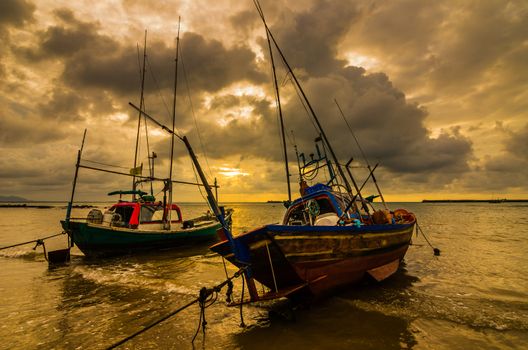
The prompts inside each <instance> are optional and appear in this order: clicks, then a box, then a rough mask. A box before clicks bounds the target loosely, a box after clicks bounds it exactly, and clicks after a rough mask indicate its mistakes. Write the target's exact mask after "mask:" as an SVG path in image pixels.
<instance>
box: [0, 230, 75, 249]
mask: <svg viewBox="0 0 528 350" xmlns="http://www.w3.org/2000/svg"><path fill="white" fill-rule="evenodd" d="M64 234H66V232H65V231H62V232H61V233H57V234H54V235H51V236H46V237H42V238H37V239H32V240H31V241H27V242H22V243H17V244H12V245H8V246H5V247H0V250H4V249H8V248H14V247H18V246H21V245H26V244H31V243H36V245H35V247H34V248H33V250H35V248H37V247H38V246H39V245H44V241H45V240H46V239H49V238H53V237H57V236H60V235H64Z"/></svg>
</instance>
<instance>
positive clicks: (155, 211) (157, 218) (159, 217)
mask: <svg viewBox="0 0 528 350" xmlns="http://www.w3.org/2000/svg"><path fill="white" fill-rule="evenodd" d="M141 209H142V210H143V208H141ZM149 209H150V210H152V212H151V214H149V215H150V220H146V221H141V222H147V221H148V222H162V221H163V207H150V208H149ZM142 213H143V212H142ZM180 220H181V218H180V214H179V213H178V211H177V210H176V209H172V210H171V221H172V222H175V221H180Z"/></svg>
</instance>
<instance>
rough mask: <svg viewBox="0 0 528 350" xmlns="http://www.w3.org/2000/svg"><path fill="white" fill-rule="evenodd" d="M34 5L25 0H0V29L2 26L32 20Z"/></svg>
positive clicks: (16, 24) (15, 24) (18, 24)
mask: <svg viewBox="0 0 528 350" xmlns="http://www.w3.org/2000/svg"><path fill="white" fill-rule="evenodd" d="M34 11H35V5H33V3H31V2H29V1H26V0H2V1H0V30H1V29H2V27H4V26H8V25H13V26H21V25H23V24H24V23H26V22H28V21H32V20H33V12H34Z"/></svg>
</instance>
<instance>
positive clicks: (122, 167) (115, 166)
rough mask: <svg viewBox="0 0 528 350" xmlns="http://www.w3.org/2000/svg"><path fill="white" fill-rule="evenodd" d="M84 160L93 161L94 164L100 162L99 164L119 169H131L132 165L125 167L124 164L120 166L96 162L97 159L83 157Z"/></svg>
mask: <svg viewBox="0 0 528 350" xmlns="http://www.w3.org/2000/svg"><path fill="white" fill-rule="evenodd" d="M82 161H83V162H87V163H93V164H99V165H104V166H109V167H111V168H119V169H126V170H130V167H124V166H120V165H112V164H106V163H101V162H96V161H95V160H89V159H84V158H83V159H82Z"/></svg>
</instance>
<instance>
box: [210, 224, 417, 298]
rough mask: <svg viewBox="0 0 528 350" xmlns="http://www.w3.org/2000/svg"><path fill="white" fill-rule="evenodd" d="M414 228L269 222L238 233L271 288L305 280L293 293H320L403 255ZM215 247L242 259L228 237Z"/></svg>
mask: <svg viewBox="0 0 528 350" xmlns="http://www.w3.org/2000/svg"><path fill="white" fill-rule="evenodd" d="M413 229H414V223H412V224H405V225H378V226H374V225H373V226H370V227H362V228H361V229H356V228H352V227H339V226H322V227H317V226H308V227H306V226H304V227H299V226H283V225H268V226H264V227H262V228H259V229H257V230H254V231H251V232H248V233H246V234H243V235H241V236H238V237H235V239H236V240H239V241H240V242H241V243H243V244H244V245H246V246H247V247H249V250H250V252H251V272H252V277H253V278H255V279H256V280H257V281H259V282H260V283H262V284H264V285H265V286H266V287H268V288H270V289H271V290H272V291H275V290H278V291H280V290H286V289H288V288H293V287H295V286H298V285H301V284H306V287H305V288H302V289H300V290H299V291H298V292H296V293H295V295H301V296H302V295H306V296H321V295H324V294H326V293H328V292H330V291H332V290H334V289H336V288H339V287H341V286H344V285H348V284H353V283H356V282H358V281H360V280H361V279H362V278H363V277H364V276H365V274H366V273H367V271H368V270H371V269H374V268H377V267H380V266H384V265H386V264H389V263H391V262H394V261H395V260H397V261H401V260H402V259H403V257H404V256H405V253H406V252H407V249H408V247H409V243H410V240H411V236H412V233H413ZM211 249H212V250H214V251H216V252H218V253H220V254H221V255H223V256H224V257H226V258H227V259H228V260H229V261H230V262H232V263H233V264H235V265H240V264H239V263H237V261H236V260H235V259H234V256H233V254H232V252H231V251H230V247H229V244H228V243H227V242H220V243H217V244H215V245H214V246H212V247H211ZM268 252H269V253H268ZM240 266H241V265H240ZM272 266H273V273H272ZM273 275H275V276H273ZM273 277H275V278H273ZM292 296H293V295H292Z"/></svg>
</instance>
